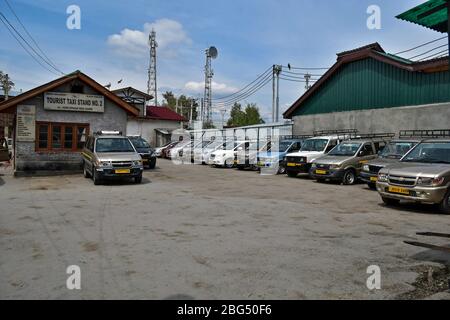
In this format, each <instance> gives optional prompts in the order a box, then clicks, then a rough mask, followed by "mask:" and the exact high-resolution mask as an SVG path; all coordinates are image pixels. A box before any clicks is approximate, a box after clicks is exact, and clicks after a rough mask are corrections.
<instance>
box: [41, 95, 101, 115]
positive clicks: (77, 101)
mask: <svg viewBox="0 0 450 320" xmlns="http://www.w3.org/2000/svg"><path fill="white" fill-rule="evenodd" d="M104 105H105V98H104V97H103V96H98V95H93V94H82V93H66V92H46V93H44V109H45V110H57V111H79V112H104V111H105V107H104Z"/></svg>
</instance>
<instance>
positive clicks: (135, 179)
mask: <svg viewBox="0 0 450 320" xmlns="http://www.w3.org/2000/svg"><path fill="white" fill-rule="evenodd" d="M141 182H142V174H140V175H138V176H137V177H135V178H134V183H136V184H139V183H141Z"/></svg>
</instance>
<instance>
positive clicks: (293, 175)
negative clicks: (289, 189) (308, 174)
mask: <svg viewBox="0 0 450 320" xmlns="http://www.w3.org/2000/svg"><path fill="white" fill-rule="evenodd" d="M286 173H287V175H288V177H291V178H295V177H297V172H295V171H290V170H287V171H286Z"/></svg>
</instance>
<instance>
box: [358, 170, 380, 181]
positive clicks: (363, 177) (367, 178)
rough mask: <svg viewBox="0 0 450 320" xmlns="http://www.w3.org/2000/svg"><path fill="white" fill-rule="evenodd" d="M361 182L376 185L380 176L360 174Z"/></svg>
mask: <svg viewBox="0 0 450 320" xmlns="http://www.w3.org/2000/svg"><path fill="white" fill-rule="evenodd" d="M359 180H361V181H363V182H365V183H376V182H377V181H378V174H376V173H370V172H364V171H363V172H361V173H360V174H359Z"/></svg>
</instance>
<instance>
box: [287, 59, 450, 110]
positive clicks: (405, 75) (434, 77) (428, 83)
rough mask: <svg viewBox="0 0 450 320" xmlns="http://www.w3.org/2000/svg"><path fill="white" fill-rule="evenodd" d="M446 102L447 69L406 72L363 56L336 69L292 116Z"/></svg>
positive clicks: (449, 92) (449, 83)
mask: <svg viewBox="0 0 450 320" xmlns="http://www.w3.org/2000/svg"><path fill="white" fill-rule="evenodd" d="M449 101H450V72H447V71H443V72H436V73H421V72H410V71H406V70H403V69H399V68H396V67H394V66H391V65H389V64H386V63H382V62H379V61H377V60H375V59H372V58H367V59H364V60H359V61H355V62H352V63H349V64H347V65H344V66H343V67H341V68H339V69H338V70H337V71H336V72H335V74H334V75H333V76H332V77H331V78H330V79H328V80H327V82H326V83H324V84H323V85H322V87H321V88H319V89H318V90H317V91H316V92H315V93H314V94H313V95H312V96H311V97H309V99H307V100H306V101H305V102H304V103H303V104H302V105H301V106H300V107H299V108H297V110H295V112H294V113H293V115H294V116H299V115H311V114H318V113H329V112H340V111H352V110H366V109H376V108H391V107H399V106H414V105H421V104H431V103H440V102H449Z"/></svg>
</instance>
